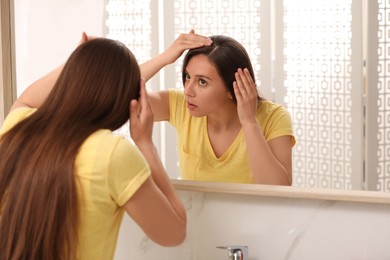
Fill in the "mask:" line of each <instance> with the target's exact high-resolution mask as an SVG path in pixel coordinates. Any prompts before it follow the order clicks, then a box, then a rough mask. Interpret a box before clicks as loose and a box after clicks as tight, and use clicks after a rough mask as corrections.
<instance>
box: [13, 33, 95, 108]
mask: <svg viewBox="0 0 390 260" xmlns="http://www.w3.org/2000/svg"><path fill="white" fill-rule="evenodd" d="M88 39H89V38H88V36H87V35H86V34H85V33H83V34H82V39H81V41H80V44H81V43H83V42H86V41H87V40H88ZM62 69H63V66H60V67H58V68H57V69H55V70H53V71H51V72H50V73H48V74H46V75H45V76H43V77H42V78H40V79H38V80H37V81H35V82H34V83H32V84H31V85H30V86H29V87H28V88H27V89H26V90H25V91H24V92H23V93H22V94H21V95H20V97H19V98H18V99H16V101H15V102H14V103H13V105H12V107H11V110H10V111H12V110H14V109H16V108H18V107H34V108H38V107H40V106H41V105H42V104H43V102H45V100H46V98H47V97H48V96H49V94H50V92H51V90H52V89H53V87H54V84H55V83H56V81H57V79H58V77H59V75H60V74H61V72H62Z"/></svg>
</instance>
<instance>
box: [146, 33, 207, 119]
mask: <svg viewBox="0 0 390 260" xmlns="http://www.w3.org/2000/svg"><path fill="white" fill-rule="evenodd" d="M211 43H212V41H211V40H210V38H208V37H205V36H201V35H199V34H195V33H194V31H193V30H191V31H190V33H188V34H181V35H180V36H179V37H178V38H177V39H176V40H175V41H174V42H173V43H172V44H171V46H169V48H168V49H167V50H166V51H164V52H163V53H161V54H160V55H158V56H156V57H154V58H153V59H151V60H149V61H147V62H145V63H143V64H141V65H140V69H141V75H142V77H143V78H144V79H145V81H148V80H149V79H151V78H152V77H153V76H154V75H155V74H157V73H158V72H159V71H160V70H161V69H162V68H163V67H165V66H167V65H169V64H171V63H173V62H175V61H176V60H177V59H178V58H179V57H180V56H181V55H182V54H183V52H184V51H185V50H188V49H193V48H198V47H202V46H208V45H210V44H211ZM150 103H151V106H152V111H153V114H154V120H155V121H162V120H168V119H169V98H168V91H159V92H154V93H151V94H150Z"/></svg>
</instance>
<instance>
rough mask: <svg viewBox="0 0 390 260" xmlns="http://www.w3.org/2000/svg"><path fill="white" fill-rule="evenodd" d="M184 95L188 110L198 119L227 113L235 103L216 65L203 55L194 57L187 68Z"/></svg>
mask: <svg viewBox="0 0 390 260" xmlns="http://www.w3.org/2000/svg"><path fill="white" fill-rule="evenodd" d="M184 94H185V96H186V100H187V108H188V109H189V111H190V113H191V115H192V116H197V117H201V116H205V115H209V114H213V113H218V112H219V111H226V110H225V108H226V105H229V106H231V105H232V102H233V101H232V99H231V98H230V93H229V91H228V90H227V88H226V87H225V85H224V82H223V80H222V78H221V77H220V75H219V73H218V71H217V69H216V68H215V65H214V64H213V63H211V62H210V61H209V60H208V58H207V56H206V55H203V54H200V55H196V56H193V57H192V58H191V59H190V60H189V62H188V64H187V66H186V68H185V82H184Z"/></svg>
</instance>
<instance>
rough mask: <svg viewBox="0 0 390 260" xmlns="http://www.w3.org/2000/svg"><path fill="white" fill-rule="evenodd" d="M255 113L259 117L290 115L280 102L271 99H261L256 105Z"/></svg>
mask: <svg viewBox="0 0 390 260" xmlns="http://www.w3.org/2000/svg"><path fill="white" fill-rule="evenodd" d="M257 115H258V117H260V118H271V117H272V118H273V117H280V116H287V117H290V113H289V112H288V110H287V109H286V108H285V107H284V106H282V105H281V104H277V103H274V102H272V101H268V100H266V101H262V102H261V103H260V104H259V106H258V107H257Z"/></svg>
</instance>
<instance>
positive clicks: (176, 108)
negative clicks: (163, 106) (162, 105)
mask: <svg viewBox="0 0 390 260" xmlns="http://www.w3.org/2000/svg"><path fill="white" fill-rule="evenodd" d="M168 93H169V123H170V124H171V125H173V126H174V127H179V126H180V125H181V124H182V123H183V122H184V118H185V112H186V108H185V106H186V102H185V98H184V94H183V91H182V90H179V89H170V90H169V92H168Z"/></svg>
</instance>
